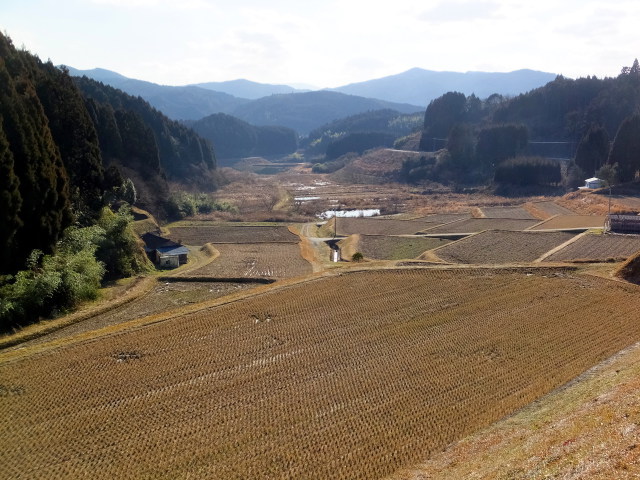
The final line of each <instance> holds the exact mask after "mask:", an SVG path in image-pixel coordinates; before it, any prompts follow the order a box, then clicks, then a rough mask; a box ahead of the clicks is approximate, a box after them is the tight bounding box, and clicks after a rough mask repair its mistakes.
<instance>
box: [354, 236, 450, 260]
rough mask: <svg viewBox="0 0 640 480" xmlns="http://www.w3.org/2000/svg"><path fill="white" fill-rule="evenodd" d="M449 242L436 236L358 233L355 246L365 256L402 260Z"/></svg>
mask: <svg viewBox="0 0 640 480" xmlns="http://www.w3.org/2000/svg"><path fill="white" fill-rule="evenodd" d="M449 242H451V240H447V239H444V238H436V237H397V236H396V237H390V236H384V235H360V238H359V240H358V242H357V246H356V247H355V248H356V250H357V251H359V252H361V253H362V254H363V255H364V256H365V257H367V258H372V259H375V260H403V259H411V258H417V257H419V256H420V255H421V254H422V253H424V252H425V251H427V250H431V249H433V248H437V247H441V246H443V245H446V244H447V243H449Z"/></svg>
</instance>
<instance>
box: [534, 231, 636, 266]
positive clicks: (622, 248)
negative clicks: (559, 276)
mask: <svg viewBox="0 0 640 480" xmlns="http://www.w3.org/2000/svg"><path fill="white" fill-rule="evenodd" d="M638 251H640V235H617V234H612V233H607V234H600V235H597V234H588V235H584V236H582V237H580V238H579V239H577V240H576V241H575V242H573V243H571V244H569V245H567V246H566V247H564V248H563V249H562V250H560V251H558V252H556V253H554V254H552V255H550V256H549V257H547V258H546V259H545V261H548V262H571V261H576V260H591V261H598V260H600V261H605V260H607V259H610V258H614V259H621V258H628V257H630V256H631V255H633V254H634V253H636V252H638Z"/></svg>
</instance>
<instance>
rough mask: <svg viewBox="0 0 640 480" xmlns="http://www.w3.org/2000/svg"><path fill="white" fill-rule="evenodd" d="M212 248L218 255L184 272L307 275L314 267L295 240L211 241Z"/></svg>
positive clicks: (201, 274)
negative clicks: (257, 241)
mask: <svg viewBox="0 0 640 480" xmlns="http://www.w3.org/2000/svg"><path fill="white" fill-rule="evenodd" d="M296 238H297V237H296ZM214 248H215V249H216V250H218V251H219V252H220V256H219V257H218V258H216V259H215V260H214V261H213V262H210V263H208V264H207V265H205V266H204V267H202V268H199V269H197V270H192V271H190V272H188V273H187V274H186V275H188V276H189V277H208V278H274V279H278V278H289V277H297V276H300V275H306V274H308V273H311V272H312V270H313V269H312V267H311V264H310V263H309V262H307V261H306V260H305V259H304V258H302V255H301V253H300V246H299V245H298V244H295V243H240V244H231V243H223V244H220V245H214Z"/></svg>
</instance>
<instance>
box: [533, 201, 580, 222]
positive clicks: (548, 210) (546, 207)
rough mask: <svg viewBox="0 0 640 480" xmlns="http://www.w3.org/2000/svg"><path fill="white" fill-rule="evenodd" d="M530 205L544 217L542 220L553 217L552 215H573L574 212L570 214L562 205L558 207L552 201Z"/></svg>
mask: <svg viewBox="0 0 640 480" xmlns="http://www.w3.org/2000/svg"><path fill="white" fill-rule="evenodd" d="M531 205H532V206H533V208H534V209H535V210H537V211H540V212H541V213H543V214H544V215H546V217H543V218H547V217H553V216H554V215H573V214H574V212H572V211H571V210H569V209H568V208H566V207H563V206H562V205H558V204H557V203H555V202H552V201H544V202H532V203H531Z"/></svg>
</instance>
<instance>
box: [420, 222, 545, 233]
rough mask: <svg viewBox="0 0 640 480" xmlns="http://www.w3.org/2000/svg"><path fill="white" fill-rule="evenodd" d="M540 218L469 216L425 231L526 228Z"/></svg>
mask: <svg viewBox="0 0 640 480" xmlns="http://www.w3.org/2000/svg"><path fill="white" fill-rule="evenodd" d="M536 223H539V221H538V220H526V219H521V218H469V219H467V220H461V221H459V222H453V223H448V224H446V225H440V226H439V227H435V228H429V229H427V230H425V233H475V232H482V231H484V230H524V229H526V228H529V227H532V226H533V225H535V224H536Z"/></svg>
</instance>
